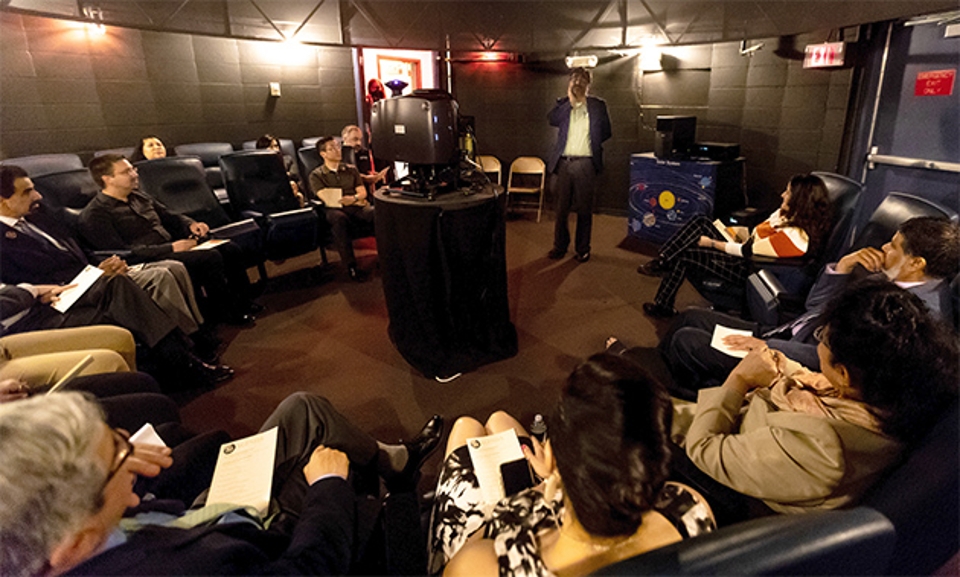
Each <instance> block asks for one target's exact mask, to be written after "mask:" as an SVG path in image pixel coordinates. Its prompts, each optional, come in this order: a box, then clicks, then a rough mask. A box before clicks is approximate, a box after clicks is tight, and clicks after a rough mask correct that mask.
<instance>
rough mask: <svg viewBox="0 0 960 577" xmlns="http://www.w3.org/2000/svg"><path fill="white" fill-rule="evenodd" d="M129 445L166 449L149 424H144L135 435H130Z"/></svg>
mask: <svg viewBox="0 0 960 577" xmlns="http://www.w3.org/2000/svg"><path fill="white" fill-rule="evenodd" d="M130 442H131V443H140V444H141V445H153V446H154V447H166V446H167V444H166V443H164V442H163V439H161V438H160V435H158V434H157V430H156V429H154V428H153V425H151V424H150V423H146V424H144V425H143V426H142V427H140V429H139V430H137V432H136V433H134V434H132V435H130Z"/></svg>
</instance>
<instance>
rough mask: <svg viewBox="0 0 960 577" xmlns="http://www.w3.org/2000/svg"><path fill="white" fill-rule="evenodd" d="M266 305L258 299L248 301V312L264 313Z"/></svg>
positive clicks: (251, 313)
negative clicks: (257, 300)
mask: <svg viewBox="0 0 960 577" xmlns="http://www.w3.org/2000/svg"><path fill="white" fill-rule="evenodd" d="M263 309H264V306H263V305H262V304H260V303H258V302H256V301H250V302H249V303H247V314H250V315H256V314H259V313H262V312H263Z"/></svg>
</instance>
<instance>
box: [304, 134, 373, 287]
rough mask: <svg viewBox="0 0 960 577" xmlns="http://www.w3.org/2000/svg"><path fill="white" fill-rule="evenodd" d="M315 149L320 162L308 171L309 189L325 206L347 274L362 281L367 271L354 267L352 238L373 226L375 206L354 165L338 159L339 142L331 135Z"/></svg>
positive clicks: (355, 260)
mask: <svg viewBox="0 0 960 577" xmlns="http://www.w3.org/2000/svg"><path fill="white" fill-rule="evenodd" d="M317 152H319V153H320V158H322V159H323V164H321V165H320V166H318V167H317V168H316V169H314V171H313V172H311V173H310V190H311V191H312V192H313V194H314V196H316V197H317V198H319V199H320V200H322V201H323V204H324V205H326V207H327V208H326V211H325V213H326V217H327V222H329V223H330V229H331V232H332V233H333V239H334V242H335V243H336V245H337V252H339V253H340V261H341V262H343V264H345V265H346V266H347V273H348V274H349V275H350V278H351V279H352V280H354V281H356V282H361V281H363V280H365V279H366V276H367V274H366V273H365V272H364V271H361V270H360V269H358V268H357V257H356V255H354V253H353V239H354V238H355V237H356V236H357V229H358V228H361V227H367V228H372V226H373V223H374V210H373V207H372V206H370V204H369V203H368V202H367V188H366V186H364V184H363V179H362V178H361V177H360V173H359V172H358V171H357V169H356V167H353V166H351V165H348V164H343V163H342V162H341V160H342V157H341V151H340V143H339V142H337V141H336V140H334V138H333V137H332V136H325V137H323V138H321V139H320V140H318V141H317Z"/></svg>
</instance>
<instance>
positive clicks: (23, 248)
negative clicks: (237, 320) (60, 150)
mask: <svg viewBox="0 0 960 577" xmlns="http://www.w3.org/2000/svg"><path fill="white" fill-rule="evenodd" d="M42 199H43V197H42V196H41V195H40V193H39V192H37V190H36V189H35V188H34V186H33V181H32V180H31V179H30V178H29V177H28V176H27V172H26V171H25V170H23V169H22V168H20V167H18V166H3V167H0V231H2V233H3V234H2V236H0V279H2V280H3V282H6V283H11V284H16V283H32V284H47V283H54V284H67V283H69V282H70V281H71V280H73V278H74V277H76V276H77V274H78V273H80V271H82V270H83V269H84V267H86V266H87V265H88V264H90V263H89V260H88V259H87V255H86V254H84V252H83V251H82V250H81V249H80V247H79V246H78V245H77V243H76V241H75V240H74V239H73V238H71V236H70V234H68V233H67V232H66V231H65V230H64V229H63V228H62V227H61V226H60V225H59V223H57V222H56V221H55V220H54V219H52V218H49V216H52V215H47V214H44V213H43V211H41V210H39V209H40V208H41V204H40V203H41V201H42ZM99 268H100V269H101V270H103V271H104V273H105V274H106V275H117V274H120V275H126V276H129V277H130V279H131V280H133V281H134V282H135V283H137V285H139V286H140V288H142V289H144V290H145V291H147V293H148V294H149V295H150V297H151V298H153V300H154V301H156V303H157V305H159V307H160V308H161V309H163V312H165V313H166V314H167V315H168V316H169V317H170V318H171V319H173V320H174V322H176V323H177V326H178V327H180V329H181V330H182V331H183V332H184V333H185V334H187V335H191V336H193V337H194V338H195V339H197V340H198V341H199V342H198V345H203V346H205V347H206V348H207V349H211V348H212V349H214V354H215V348H216V345H217V344H218V342H219V341H217V339H216V337H215V336H214V335H213V334H210V333H209V332H208V331H202V330H200V325H201V324H202V323H203V317H202V316H201V315H200V310H199V308H198V307H197V302H196V300H195V299H194V296H193V283H191V282H190V275H189V274H187V269H186V268H185V267H184V266H183V264H181V263H179V262H176V261H172V260H162V261H157V262H154V263H148V264H143V265H138V266H136V267H128V266H127V263H126V262H124V260H123V259H121V258H119V257H117V256H116V255H113V256H111V257H109V258H107V259H105V260H104V261H103V262H101V263H100V264H99Z"/></svg>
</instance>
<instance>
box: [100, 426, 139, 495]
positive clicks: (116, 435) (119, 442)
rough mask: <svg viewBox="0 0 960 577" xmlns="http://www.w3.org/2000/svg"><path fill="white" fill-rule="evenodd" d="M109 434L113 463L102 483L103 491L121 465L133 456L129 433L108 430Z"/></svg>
mask: <svg viewBox="0 0 960 577" xmlns="http://www.w3.org/2000/svg"><path fill="white" fill-rule="evenodd" d="M110 432H111V434H113V447H114V452H113V462H112V463H111V464H110V469H109V470H108V471H107V478H106V479H104V481H103V488H104V489H106V488H107V485H109V484H110V480H111V479H113V478H114V477H116V476H117V473H119V472H120V469H121V468H122V467H123V464H124V463H126V462H127V459H128V458H130V455H132V454H133V443H131V442H130V434H129V433H127V432H126V431H121V430H118V429H113V428H111V429H110Z"/></svg>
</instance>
